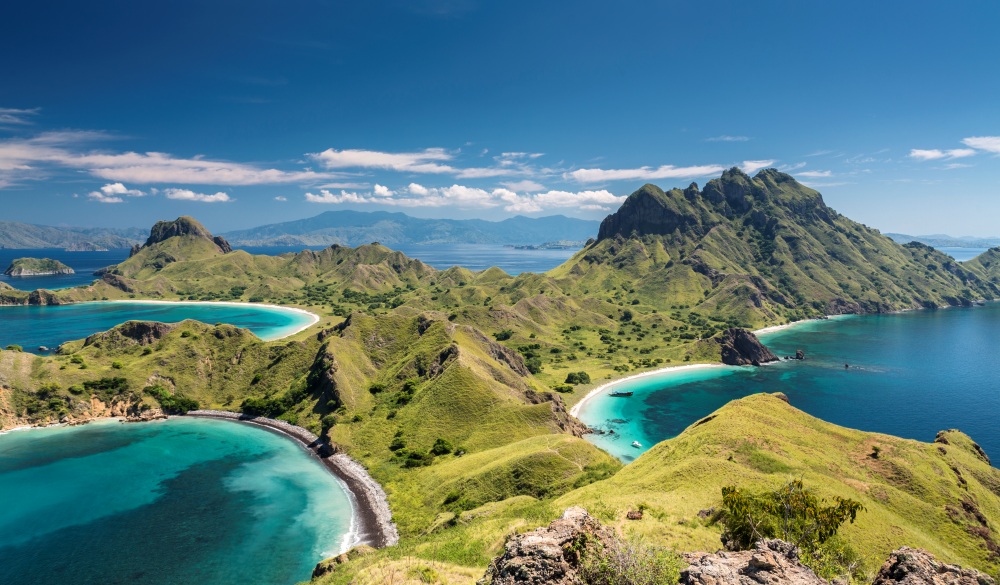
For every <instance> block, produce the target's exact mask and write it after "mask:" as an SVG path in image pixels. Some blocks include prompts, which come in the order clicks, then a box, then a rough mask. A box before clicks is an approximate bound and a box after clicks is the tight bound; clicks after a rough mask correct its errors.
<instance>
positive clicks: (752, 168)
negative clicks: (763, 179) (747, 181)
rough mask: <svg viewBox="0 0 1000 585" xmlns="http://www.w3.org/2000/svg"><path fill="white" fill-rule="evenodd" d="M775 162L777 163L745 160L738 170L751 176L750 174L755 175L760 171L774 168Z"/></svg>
mask: <svg viewBox="0 0 1000 585" xmlns="http://www.w3.org/2000/svg"><path fill="white" fill-rule="evenodd" d="M775 162H777V161H773V160H745V161H743V164H741V165H740V168H741V169H742V170H743V172H744V173H746V174H748V175H752V174H754V173H756V172H757V171H759V170H761V169H766V168H768V167H772V166H774V163H775Z"/></svg>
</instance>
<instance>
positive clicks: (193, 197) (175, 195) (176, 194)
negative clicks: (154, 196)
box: [163, 189, 233, 203]
mask: <svg viewBox="0 0 1000 585" xmlns="http://www.w3.org/2000/svg"><path fill="white" fill-rule="evenodd" d="M163 194H164V195H165V196H166V197H167V199H179V200H181V201H201V202H202V203H225V202H227V201H233V199H232V198H231V197H229V195H227V194H225V193H222V192H221V191H220V192H218V193H214V194H211V195H208V194H205V193H195V192H194V191H192V190H190V189H164V190H163Z"/></svg>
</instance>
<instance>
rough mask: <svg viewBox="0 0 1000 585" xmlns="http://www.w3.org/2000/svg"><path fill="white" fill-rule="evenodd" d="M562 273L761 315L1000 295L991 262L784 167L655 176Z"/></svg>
mask: <svg viewBox="0 0 1000 585" xmlns="http://www.w3.org/2000/svg"><path fill="white" fill-rule="evenodd" d="M551 275H552V276H553V277H555V278H556V279H558V280H559V282H560V283H565V286H566V287H567V288H568V289H570V290H572V291H574V292H577V291H579V292H582V291H584V290H601V291H603V290H607V289H608V288H610V287H611V286H618V287H621V286H627V287H630V288H634V289H635V295H636V296H637V297H638V298H639V299H640V300H643V301H647V302H650V303H651V304H653V305H654V306H656V305H659V307H658V308H660V309H661V310H662V309H664V308H665V306H666V305H670V306H673V305H677V304H680V305H685V306H689V307H692V308H696V309H697V310H698V311H699V312H700V313H703V314H706V315H713V316H726V317H732V318H735V319H737V320H739V321H741V322H745V323H748V324H753V325H762V324H765V323H773V322H775V321H785V320H789V319H791V320H795V319H800V318H803V317H808V316H816V315H822V314H831V313H866V312H882V311H893V310H899V309H906V308H920V307H929V306H947V305H963V304H968V303H970V302H972V301H975V300H979V299H984V298H994V297H996V296H1000V289H998V288H997V286H996V284H995V283H994V282H993V281H991V280H990V279H988V278H986V275H985V274H984V273H983V272H981V271H979V270H976V269H975V268H973V267H971V266H964V265H961V264H959V263H957V262H955V261H954V260H953V259H952V258H950V257H949V256H947V255H945V254H943V253H941V252H937V251H935V250H934V249H932V248H930V247H929V246H925V245H923V244H917V243H911V244H906V245H900V244H897V243H896V242H894V241H893V240H891V239H890V238H888V237H886V236H883V235H882V234H880V233H879V232H878V231H877V230H874V229H872V228H869V227H867V226H864V225H862V224H859V223H857V222H854V221H851V220H850V219H847V218H846V217H844V216H842V215H840V214H838V213H837V212H836V211H834V210H833V209H831V208H830V207H828V206H827V205H826V204H825V203H824V202H823V198H822V196H821V195H820V194H819V193H818V192H816V191H814V190H812V189H810V188H808V187H806V186H804V185H802V184H801V183H799V182H797V181H796V180H795V179H794V178H792V177H791V176H790V175H787V174H784V173H780V172H778V171H775V170H773V169H766V170H763V171H761V172H759V173H758V174H757V175H756V176H755V177H753V178H751V177H749V176H747V175H745V174H744V173H743V172H742V171H740V170H739V169H732V170H729V171H726V172H725V173H723V175H722V177H721V178H719V179H713V180H711V181H709V182H708V183H707V184H706V185H705V187H704V189H702V190H699V189H698V188H697V185H694V184H692V185H691V186H690V187H688V188H687V189H672V190H670V191H666V192H664V191H663V190H661V189H659V188H658V187H656V186H654V185H645V186H644V187H642V188H641V189H639V190H638V191H636V192H635V193H633V194H632V195H631V196H630V197H629V198H628V199H627V200H626V201H625V203H624V204H622V207H621V208H620V209H619V210H618V211H617V212H616V213H614V214H612V215H610V216H608V217H607V218H606V219H605V220H604V222H603V223H602V224H601V230H600V233H599V235H598V238H597V241H595V242H593V243H592V244H591V245H589V246H587V247H586V248H585V249H583V250H581V251H580V252H579V253H577V254H576V256H574V257H573V258H572V259H571V260H570V261H569V262H567V263H565V264H563V265H562V266H560V267H558V268H556V269H555V270H553V271H552V273H551ZM654 299H659V302H658V303H657V302H656V301H655V300H654Z"/></svg>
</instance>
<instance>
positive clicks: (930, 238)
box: [885, 233, 1000, 248]
mask: <svg viewBox="0 0 1000 585" xmlns="http://www.w3.org/2000/svg"><path fill="white" fill-rule="evenodd" d="M885 235H886V236H889V237H890V238H892V239H893V240H895V241H896V242H897V243H900V244H909V243H910V242H920V243H921V244H927V245H928V246H931V247H934V248H992V247H994V246H1000V237H995V236H991V237H985V238H979V237H976V236H949V235H947V234H930V235H926V236H910V235H907V234H895V233H887V234H885Z"/></svg>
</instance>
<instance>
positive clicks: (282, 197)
mask: <svg viewBox="0 0 1000 585" xmlns="http://www.w3.org/2000/svg"><path fill="white" fill-rule="evenodd" d="M274 200H275V201H288V197H285V196H284V195H277V196H275V198H274Z"/></svg>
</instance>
